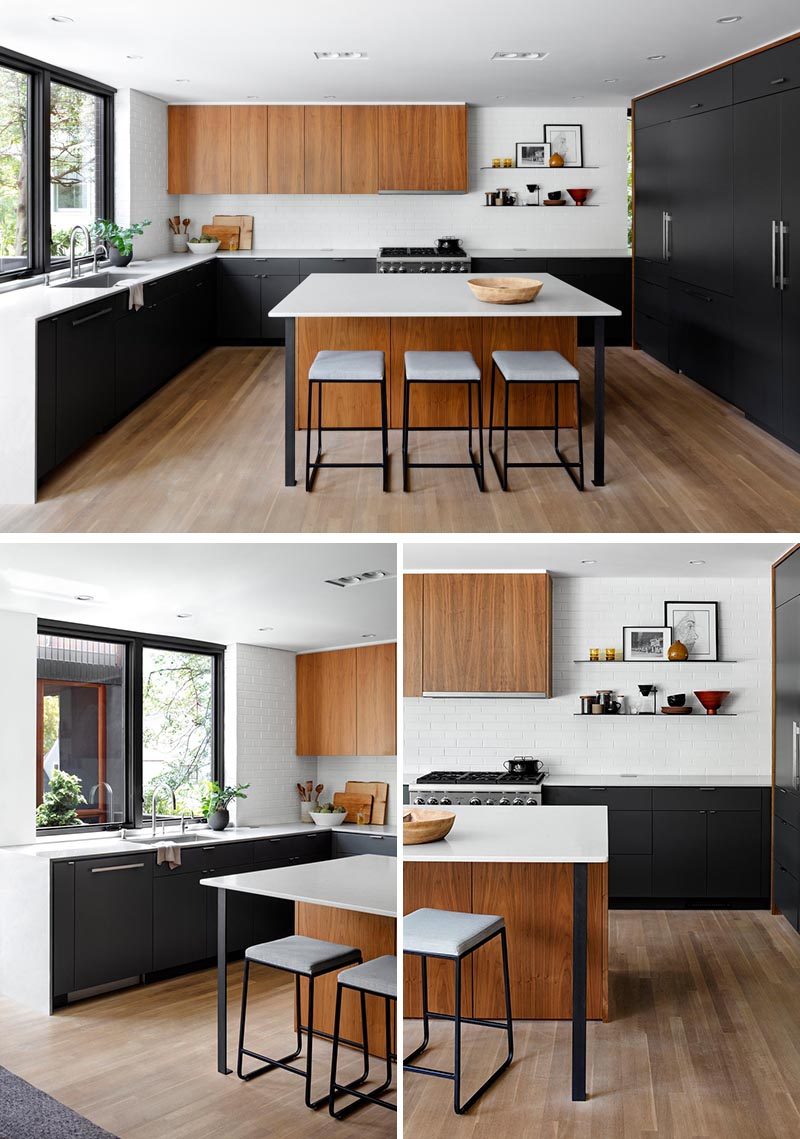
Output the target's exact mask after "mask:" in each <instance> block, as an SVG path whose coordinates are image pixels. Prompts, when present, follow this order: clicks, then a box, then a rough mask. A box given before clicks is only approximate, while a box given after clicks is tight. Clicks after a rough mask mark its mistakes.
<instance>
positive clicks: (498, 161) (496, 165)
mask: <svg viewBox="0 0 800 1139" xmlns="http://www.w3.org/2000/svg"><path fill="white" fill-rule="evenodd" d="M502 165H503V160H502V158H493V159H492V169H493V170H499V169H500V167H501V166H502Z"/></svg>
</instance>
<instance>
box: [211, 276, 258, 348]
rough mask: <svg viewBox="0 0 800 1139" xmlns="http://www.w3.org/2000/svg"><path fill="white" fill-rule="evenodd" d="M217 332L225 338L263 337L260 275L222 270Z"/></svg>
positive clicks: (252, 338) (219, 283)
mask: <svg viewBox="0 0 800 1139" xmlns="http://www.w3.org/2000/svg"><path fill="white" fill-rule="evenodd" d="M218 286H219V307H218V318H219V325H218V332H219V336H220V339H222V340H259V339H260V338H261V277H260V276H257V275H255V274H250V275H245V274H243V273H228V272H221V273H220V276H219V278H218Z"/></svg>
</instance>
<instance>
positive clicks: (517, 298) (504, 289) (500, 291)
mask: <svg viewBox="0 0 800 1139" xmlns="http://www.w3.org/2000/svg"><path fill="white" fill-rule="evenodd" d="M467 284H468V285H469V287H470V288H471V289H472V292H473V294H474V296H475V297H476V298H477V300H479V301H486V302H487V303H488V304H491V305H522V304H525V303H526V302H527V301H534V300H536V298H537V297H538V295H539V293H540V292H541V289H542V282H541V281H533V280H531V278H530V277H476V278H475V279H474V280H472V281H467Z"/></svg>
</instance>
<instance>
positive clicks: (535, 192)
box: [525, 182, 541, 206]
mask: <svg viewBox="0 0 800 1139" xmlns="http://www.w3.org/2000/svg"><path fill="white" fill-rule="evenodd" d="M525 189H526V190H527V191H528V193H529V194H531V195H532V196H533V201H532V202H526V203H525V205H526V206H538V205H539V190H540V189H541V187H540V186H539V184H538V183H537V182H528V184H527V185H526V187H525Z"/></svg>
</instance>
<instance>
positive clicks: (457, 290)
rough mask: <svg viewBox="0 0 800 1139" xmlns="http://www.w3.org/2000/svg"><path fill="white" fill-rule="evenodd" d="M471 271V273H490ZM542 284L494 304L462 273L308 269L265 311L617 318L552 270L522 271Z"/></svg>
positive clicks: (314, 314)
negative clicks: (516, 299) (532, 295)
mask: <svg viewBox="0 0 800 1139" xmlns="http://www.w3.org/2000/svg"><path fill="white" fill-rule="evenodd" d="M494 275H495V274H492V273H476V274H473V276H474V277H492V276H494ZM520 275H521V276H524V277H530V278H531V280H537V281H542V282H543V284H544V287H543V288H542V291H541V292H540V293H539V295H538V297H537V298H536V300H535V301H531V302H529V303H528V304H521V305H495V304H487V303H486V302H485V301H479V300H477V299H476V298H475V297H474V296H473V295H472V292H471V290H470V288H469V286H468V285H467V277H466V275H464V276H460V275H455V276H440V277H435V276H426V275H424V274H419V273H412V274H409V275H407V276H403V277H401V276H392V277H389V276H379V275H377V274H376V275H375V276H374V277H373V276H372V274H370V273H312V274H311V276H310V277H306V279H305V281H302V282H301V283H300V284H299V285H298V287H297V288H296V289H293V290H292V292H291V293H289V295H288V296H287V297H285V298H284V299H283V300H282V301H281V302H280V303H279V304H277V305H276V306H275V308H273V309H272V310H271V311H270V314H269V315H270V316H275V317H303V316H311V317H318V316H371V317H375V316H423V317H428V316H486V317H493V316H494V317H526V316H528V317H555V316H619V315H620V310H619V309H616V308H612V307H611V305H607V304H605V303H604V302H603V301H598V300H597V299H596V298H595V297H592V296H590V295H589V294H588V293H584V292H582V291H581V290H580V289H576V288H573V286H572V285H568V284H567V283H566V282H565V281H561V280H559V279H558V277H554V276H553V275H552V274H551V273H536V274H532V273H523V274H520Z"/></svg>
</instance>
